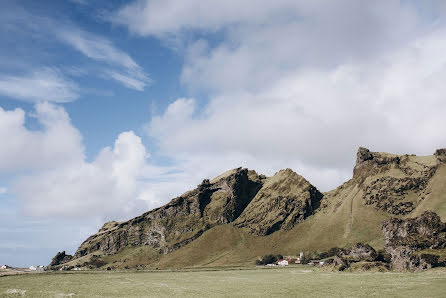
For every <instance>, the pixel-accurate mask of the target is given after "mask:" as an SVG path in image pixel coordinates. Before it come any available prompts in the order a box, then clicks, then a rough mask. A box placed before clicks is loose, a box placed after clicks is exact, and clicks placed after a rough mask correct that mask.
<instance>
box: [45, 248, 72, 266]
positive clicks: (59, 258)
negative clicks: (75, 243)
mask: <svg viewBox="0 0 446 298" xmlns="http://www.w3.org/2000/svg"><path fill="white" fill-rule="evenodd" d="M72 259H73V256H72V255H67V254H66V253H65V251H62V252H58V253H57V254H56V256H55V257H54V258H53V259H52V260H51V263H50V264H49V265H48V266H50V267H51V266H58V265H60V264H63V263H66V262H69V261H71V260H72Z"/></svg>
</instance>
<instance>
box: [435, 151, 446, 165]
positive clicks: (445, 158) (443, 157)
mask: <svg viewBox="0 0 446 298" xmlns="http://www.w3.org/2000/svg"><path fill="white" fill-rule="evenodd" d="M434 155H435V157H437V159H438V160H439V161H441V162H446V148H442V149H437V150H435V153H434Z"/></svg>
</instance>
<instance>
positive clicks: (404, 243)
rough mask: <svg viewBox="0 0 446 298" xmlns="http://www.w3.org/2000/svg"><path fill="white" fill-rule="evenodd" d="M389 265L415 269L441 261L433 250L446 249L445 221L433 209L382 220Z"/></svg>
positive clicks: (431, 265) (427, 267)
mask: <svg viewBox="0 0 446 298" xmlns="http://www.w3.org/2000/svg"><path fill="white" fill-rule="evenodd" d="M382 230H383V234H384V242H385V249H386V251H387V252H388V253H389V254H391V256H392V268H393V269H396V270H411V271H418V270H424V269H429V268H432V267H435V266H441V265H444V264H443V261H442V258H441V257H440V255H439V254H437V253H436V250H439V249H446V224H445V223H442V222H441V219H440V216H438V215H437V214H436V213H434V212H432V211H425V212H424V213H423V214H422V215H420V216H419V217H416V218H410V219H405V220H403V219H398V218H392V219H390V220H388V221H385V222H384V223H383V224H382Z"/></svg>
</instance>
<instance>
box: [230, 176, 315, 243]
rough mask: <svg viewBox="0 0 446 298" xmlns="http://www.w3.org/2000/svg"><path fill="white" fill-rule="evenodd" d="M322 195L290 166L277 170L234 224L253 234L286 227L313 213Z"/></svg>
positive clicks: (286, 228) (264, 233)
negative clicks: (289, 167)
mask: <svg viewBox="0 0 446 298" xmlns="http://www.w3.org/2000/svg"><path fill="white" fill-rule="evenodd" d="M322 196H323V195H322V193H320V192H319V191H318V190H317V189H316V187H314V186H313V185H311V184H310V183H309V182H308V181H307V180H306V179H305V178H303V177H302V176H300V175H298V174H296V173H295V172H293V171H292V170H290V169H286V170H281V171H279V172H277V173H276V174H275V175H274V176H273V177H271V178H269V179H268V180H267V181H266V182H265V184H264V185H263V187H262V188H261V189H260V191H259V192H258V193H257V195H256V196H255V197H254V199H253V200H252V201H251V203H250V204H249V205H248V207H247V208H246V209H245V211H244V212H243V213H242V215H241V216H240V217H239V218H238V219H237V221H236V222H235V226H237V227H242V228H247V229H248V230H249V231H250V232H252V233H255V234H257V235H268V234H271V233H273V232H275V231H277V230H280V229H285V230H290V229H292V228H293V227H294V226H295V225H296V224H298V223H299V222H302V221H303V220H305V218H307V217H308V216H310V215H311V214H313V212H314V210H315V209H316V208H317V207H319V205H320V201H321V199H322Z"/></svg>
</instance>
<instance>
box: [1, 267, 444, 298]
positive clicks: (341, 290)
mask: <svg viewBox="0 0 446 298" xmlns="http://www.w3.org/2000/svg"><path fill="white" fill-rule="evenodd" d="M0 296H1V297H178V296H181V297H250V296H288V297H446V271H445V270H444V269H443V270H430V271H426V272H419V273H398V272H386V273H382V272H354V273H351V272H331V271H325V270H322V269H319V268H312V267H306V266H293V267H291V266H290V267H288V268H268V269H266V268H259V269H248V268H246V269H240V268H239V269H234V268H232V269H218V270H217V269H216V270H212V269H203V270H185V271H127V272H126V271H102V272H98V271H96V272H93V271H80V272H63V273H40V274H24V275H16V276H4V277H1V278H0Z"/></svg>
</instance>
